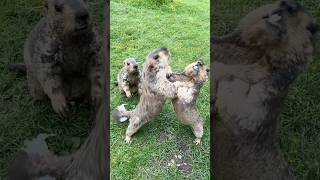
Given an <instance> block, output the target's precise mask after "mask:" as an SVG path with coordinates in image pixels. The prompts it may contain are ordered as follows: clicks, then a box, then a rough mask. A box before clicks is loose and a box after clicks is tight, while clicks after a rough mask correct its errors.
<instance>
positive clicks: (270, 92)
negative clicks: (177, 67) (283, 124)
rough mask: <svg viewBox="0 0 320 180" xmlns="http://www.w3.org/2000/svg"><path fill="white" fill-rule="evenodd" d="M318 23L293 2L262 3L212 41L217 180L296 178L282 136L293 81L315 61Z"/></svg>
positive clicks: (214, 152) (214, 151)
mask: <svg viewBox="0 0 320 180" xmlns="http://www.w3.org/2000/svg"><path fill="white" fill-rule="evenodd" d="M314 27H315V22H314V20H313V19H312V18H311V17H310V16H309V15H307V14H306V12H305V11H304V10H303V9H302V7H301V6H300V5H299V4H297V3H295V2H293V1H286V0H283V1H279V2H276V3H274V4H269V5H266V6H262V7H260V8H258V9H256V10H254V11H253V12H251V13H249V14H248V15H247V16H245V17H244V18H243V19H242V20H241V22H240V24H239V27H238V29H237V30H236V31H235V32H234V33H232V34H230V35H227V36H224V37H215V38H213V39H212V43H213V44H212V49H211V51H212V55H213V56H212V57H211V59H212V60H213V64H212V67H213V68H214V70H213V72H214V73H213V78H212V80H213V87H212V88H211V90H212V99H211V101H212V102H214V103H215V104H213V108H215V110H216V112H217V115H218V117H214V118H217V119H218V120H217V122H216V125H215V126H214V127H213V131H212V132H213V135H212V137H214V139H213V142H214V144H215V148H214V149H213V155H214V158H213V159H214V163H213V164H214V167H213V170H214V174H215V175H216V178H217V179H276V180H278V179H279V180H280V179H281V180H284V179H294V177H293V175H292V174H291V173H290V171H289V168H288V165H287V162H286V161H285V160H284V159H283V157H282V155H281V153H280V149H279V144H278V140H277V118H278V116H279V113H280V109H281V107H282V104H283V101H284V99H285V97H286V96H287V93H288V89H289V86H290V84H292V82H293V81H294V80H295V79H296V78H297V76H298V75H299V74H300V73H301V72H302V71H303V70H304V69H305V68H306V66H307V65H308V63H309V62H310V61H311V59H312V54H313V50H314V48H313V43H312V39H313V37H314V36H313V35H314V33H315V28H314Z"/></svg>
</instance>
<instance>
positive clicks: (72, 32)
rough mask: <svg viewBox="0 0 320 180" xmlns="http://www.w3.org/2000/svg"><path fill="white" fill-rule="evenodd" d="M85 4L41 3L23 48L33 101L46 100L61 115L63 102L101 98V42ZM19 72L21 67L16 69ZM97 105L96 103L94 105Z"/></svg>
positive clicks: (64, 107)
mask: <svg viewBox="0 0 320 180" xmlns="http://www.w3.org/2000/svg"><path fill="white" fill-rule="evenodd" d="M86 3H87V1H84V0H77V1H72V0H71V1H67V0H59V1H58V0H45V1H44V7H43V11H44V17H43V18H42V19H41V20H40V21H39V22H38V23H37V25H36V26H35V27H34V28H33V30H32V32H31V33H30V35H29V36H28V38H27V40H26V43H25V48H24V63H25V66H26V70H27V79H28V87H29V91H30V93H31V96H32V97H33V98H34V100H41V99H44V98H45V97H49V99H50V100H51V104H52V107H53V109H54V111H55V112H57V113H58V114H60V115H65V114H66V112H67V110H68V107H67V101H68V100H73V99H77V98H85V99H88V100H92V101H97V100H99V99H101V98H99V97H96V96H100V94H101V93H99V91H100V90H101V82H100V80H99V79H100V76H101V62H98V58H97V57H98V52H99V50H100V48H101V42H99V41H98V40H97V33H96V31H95V29H94V28H93V25H92V23H91V21H90V15H89V12H88V9H87V4H86ZM13 67H17V68H20V69H21V65H16V66H13ZM94 103H98V102H94Z"/></svg>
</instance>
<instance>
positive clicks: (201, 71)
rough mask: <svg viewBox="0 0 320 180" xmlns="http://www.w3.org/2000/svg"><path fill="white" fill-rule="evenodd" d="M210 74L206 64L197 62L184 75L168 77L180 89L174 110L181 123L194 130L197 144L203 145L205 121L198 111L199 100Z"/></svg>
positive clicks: (173, 101)
mask: <svg viewBox="0 0 320 180" xmlns="http://www.w3.org/2000/svg"><path fill="white" fill-rule="evenodd" d="M208 73H209V69H208V68H207V67H206V66H205V65H204V63H203V62H201V61H197V62H194V63H191V64H189V65H188V66H187V67H186V68H185V70H184V72H183V73H182V74H177V73H173V74H170V75H169V76H168V78H169V80H170V81H171V82H174V84H175V85H176V87H177V89H178V90H177V96H178V98H175V99H173V100H172V104H173V107H174V110H175V112H176V114H177V116H178V118H179V119H180V120H181V122H182V123H183V124H185V125H187V126H190V127H191V128H192V132H193V134H194V135H195V136H196V139H195V140H194V142H195V143H196V144H200V143H201V138H202V135H203V120H202V117H201V115H200V113H199V112H198V110H197V99H198V96H199V92H200V89H201V88H202V86H203V84H204V82H206V81H207V80H208Z"/></svg>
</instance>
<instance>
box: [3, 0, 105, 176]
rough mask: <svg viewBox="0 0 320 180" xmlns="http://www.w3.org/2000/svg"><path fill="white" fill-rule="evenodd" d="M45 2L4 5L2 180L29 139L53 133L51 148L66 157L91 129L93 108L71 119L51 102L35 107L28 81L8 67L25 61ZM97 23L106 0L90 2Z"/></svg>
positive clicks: (14, 0)
mask: <svg viewBox="0 0 320 180" xmlns="http://www.w3.org/2000/svg"><path fill="white" fill-rule="evenodd" d="M41 4H42V1H41V0H10V1H9V0H2V1H1V2H0V21H1V24H0V79H1V83H0V144H1V147H0V154H1V158H0V179H7V178H6V176H7V166H8V162H10V161H11V160H12V158H13V157H14V154H15V153H16V152H17V150H18V149H19V148H20V147H21V146H22V145H23V141H24V140H25V139H31V138H34V137H36V136H37V135H38V134H39V133H50V134H51V133H53V134H56V135H57V136H56V137H52V138H49V141H48V142H49V148H50V149H52V150H54V151H55V152H56V153H59V154H63V153H66V152H68V151H72V150H74V149H76V148H78V146H79V144H80V142H83V141H84V139H85V138H86V137H87V135H88V131H89V130H90V127H91V124H92V123H91V122H89V114H90V112H89V110H88V109H89V107H85V106H83V105H75V107H72V108H71V115H70V116H69V118H65V119H61V118H59V117H58V115H56V114H55V113H54V112H53V110H52V108H51V105H50V102H48V101H46V102H42V103H36V104H33V103H32V98H31V96H30V95H29V92H28V88H27V83H26V78H24V77H19V78H17V77H16V76H15V75H13V74H12V73H10V72H9V71H8V70H7V65H9V64H12V63H16V62H22V61H23V44H24V42H25V39H26V37H27V35H28V33H29V32H30V31H31V29H32V28H33V26H34V25H35V24H36V23H37V21H38V20H39V19H40V17H41ZM90 4H91V9H92V10H93V11H92V12H94V14H93V16H94V18H95V19H96V22H98V23H99V24H101V25H102V20H103V19H102V18H103V16H102V14H103V12H102V7H103V1H102V0H92V1H90Z"/></svg>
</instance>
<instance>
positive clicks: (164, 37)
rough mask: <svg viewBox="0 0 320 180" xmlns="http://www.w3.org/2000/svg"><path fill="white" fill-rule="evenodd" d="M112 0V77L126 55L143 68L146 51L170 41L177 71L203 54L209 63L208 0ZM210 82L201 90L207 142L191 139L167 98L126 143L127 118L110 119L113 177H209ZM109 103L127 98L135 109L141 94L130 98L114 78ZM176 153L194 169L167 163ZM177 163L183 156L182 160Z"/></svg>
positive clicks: (199, 103) (168, 45)
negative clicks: (197, 142) (120, 88)
mask: <svg viewBox="0 0 320 180" xmlns="http://www.w3.org/2000/svg"><path fill="white" fill-rule="evenodd" d="M153 2H154V1H122V0H117V1H112V2H111V40H110V42H111V45H110V46H111V61H110V67H111V69H110V76H111V81H113V82H114V81H116V76H117V73H118V72H119V70H120V69H121V67H122V62H123V60H124V59H125V58H127V57H134V58H138V59H139V61H140V68H142V64H143V62H144V59H145V57H146V55H147V54H148V53H149V52H150V51H151V50H152V49H154V48H158V47H167V48H169V50H170V51H171V54H172V58H171V59H170V65H171V66H172V69H173V71H182V70H183V68H184V67H185V66H186V65H187V64H189V63H191V62H193V61H195V60H196V59H199V58H201V59H203V60H204V61H205V63H206V64H209V46H210V45H209V36H210V32H209V20H210V19H209V0H201V1H192V0H173V1H169V0H167V1H162V3H160V5H157V6H155V5H154V4H153ZM209 93H210V91H209V82H207V83H206V85H205V86H204V87H203V89H202V90H201V95H200V97H199V99H198V109H199V111H200V113H201V114H202V116H203V118H204V119H205V125H204V128H205V129H204V136H203V144H202V145H200V146H196V145H194V144H193V140H194V135H193V134H192V131H191V129H190V128H189V127H187V126H184V125H182V124H181V123H180V122H179V120H178V119H177V117H176V115H175V112H174V110H173V107H172V105H171V103H170V102H167V103H166V105H165V106H164V107H163V109H162V112H161V113H160V115H159V116H158V117H156V118H155V119H154V120H153V121H151V122H150V123H148V124H146V125H144V126H143V127H142V128H141V129H140V130H139V131H138V132H137V133H136V134H135V135H134V136H133V141H132V143H131V144H129V145H128V144H125V142H124V134H125V131H126V128H127V126H128V123H127V122H126V123H123V124H118V123H115V122H114V121H111V125H110V148H111V149H110V153H111V155H110V159H111V167H110V169H111V178H112V179H183V178H191V179H209V169H210V161H209V151H210V149H209V148H210V144H209V143H210V133H209V130H210V126H209V124H210V121H209V110H210V105H209V97H210V94H209ZM110 101H111V106H110V107H111V109H115V108H116V106H118V105H120V104H123V103H126V104H128V106H127V108H128V109H133V108H134V107H135V105H136V104H137V103H138V101H139V98H138V97H133V98H130V99H128V98H126V97H125V96H124V95H122V94H121V93H119V91H118V89H117V88H116V86H115V85H114V84H111V94H110ZM175 155H177V156H178V155H181V156H182V159H183V161H184V162H185V163H188V164H190V165H191V167H192V170H191V171H189V170H188V171H187V172H186V171H182V170H180V169H179V168H178V167H177V166H175V165H173V166H168V163H169V162H170V161H171V159H175ZM178 163H179V162H178Z"/></svg>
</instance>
